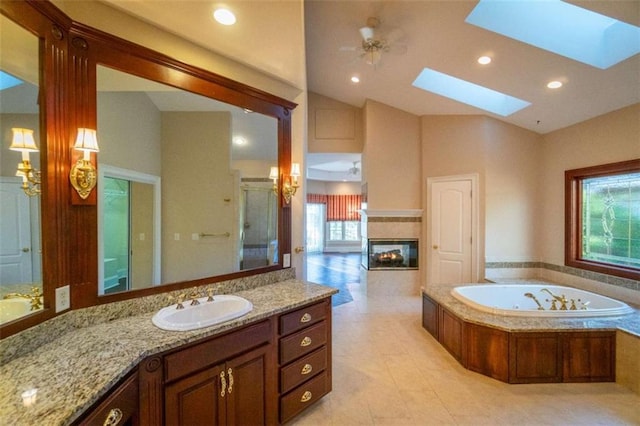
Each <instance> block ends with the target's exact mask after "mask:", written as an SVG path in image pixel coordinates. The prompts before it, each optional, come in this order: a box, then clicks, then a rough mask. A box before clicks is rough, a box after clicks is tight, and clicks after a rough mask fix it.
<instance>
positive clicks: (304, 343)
mask: <svg viewBox="0 0 640 426" xmlns="http://www.w3.org/2000/svg"><path fill="white" fill-rule="evenodd" d="M310 344H311V337H309V336H306V337H305V338H304V339H302V342H300V346H302V347H303V348H304V347H306V346H309V345H310Z"/></svg>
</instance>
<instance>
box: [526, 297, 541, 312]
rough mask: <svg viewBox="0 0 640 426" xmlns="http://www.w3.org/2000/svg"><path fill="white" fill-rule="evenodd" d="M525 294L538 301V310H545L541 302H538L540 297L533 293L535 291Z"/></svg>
mask: <svg viewBox="0 0 640 426" xmlns="http://www.w3.org/2000/svg"><path fill="white" fill-rule="evenodd" d="M524 295H525V297H528V298H530V299H533V301H534V302H536V305H538V310H539V311H544V308H543V307H542V305H541V304H540V302H538V299H537V298H536V296H534V295H533V293H525V294H524Z"/></svg>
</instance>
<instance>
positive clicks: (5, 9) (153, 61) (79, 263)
mask: <svg viewBox="0 0 640 426" xmlns="http://www.w3.org/2000/svg"><path fill="white" fill-rule="evenodd" d="M0 12H1V13H2V14H3V15H5V16H7V17H8V18H10V19H11V20H13V21H14V22H16V23H17V24H19V25H21V26H23V27H24V28H26V29H27V30H29V31H31V32H32V33H34V34H36V35H37V36H38V37H39V39H40V45H41V48H40V51H41V72H40V102H41V107H40V109H41V119H40V120H41V130H42V134H43V135H46V137H45V138H43V140H42V141H41V147H42V148H41V152H42V160H41V161H42V165H43V166H42V169H43V170H42V172H43V184H42V195H41V196H42V211H43V212H44V213H45V214H43V215H42V216H43V220H42V247H43V258H42V265H43V292H44V295H45V304H44V309H43V311H42V312H39V313H36V314H33V315H29V316H27V317H24V318H21V319H19V320H16V321H14V322H11V323H8V324H6V325H3V326H0V336H1V337H2V338H4V337H7V336H9V335H11V334H15V333H17V332H19V331H22V330H24V329H26V328H29V327H31V326H34V325H36V324H39V323H41V322H43V321H45V320H47V319H50V318H53V317H54V316H55V315H56V313H55V304H54V303H53V302H54V295H55V289H56V288H57V287H61V286H64V285H67V284H68V285H70V287H71V309H79V308H85V307H89V306H94V305H98V304H104V303H110V302H115V301H120V300H126V299H132V298H136V297H142V296H147V295H151V294H157V293H163V292H168V291H172V290H176V289H182V288H188V287H193V286H197V285H203V284H208V283H215V282H220V281H225V280H230V279H236V278H241V277H247V276H251V275H257V274H261V273H264V272H269V271H275V270H279V269H283V257H284V255H285V254H287V253H290V252H291V207H290V205H288V204H285V203H283V200H282V197H278V199H279V202H278V204H279V210H278V242H279V243H278V244H279V247H280V250H279V254H278V256H279V262H278V264H277V265H272V266H268V267H263V268H256V269H250V270H244V271H239V272H234V273H229V274H224V275H217V276H212V277H203V278H200V279H197V280H190V281H183V282H178V283H171V284H164V285H161V286H155V287H150V288H146V289H140V290H131V291H127V292H122V293H116V294H112V295H104V296H98V282H97V281H98V233H97V206H96V204H97V203H96V191H93V194H92V195H91V196H90V197H89V198H88V199H86V200H82V199H80V198H79V196H78V195H77V194H76V193H75V191H74V190H73V188H72V187H71V184H70V183H69V170H70V165H71V156H72V151H73V150H72V146H73V143H74V134H75V129H77V128H78V127H93V128H95V126H96V114H97V91H96V67H97V65H98V64H108V66H112V67H114V68H116V69H118V70H119V71H122V72H126V73H130V74H134V75H137V76H140V77H143V78H147V79H150V80H154V81H158V82H160V83H163V84H167V85H170V86H174V87H178V88H181V89H183V90H187V91H190V92H194V93H198V94H204V95H205V96H209V97H212V98H214V99H216V100H220V101H223V102H226V103H229V104H233V105H235V106H239V107H242V108H248V109H251V110H252V111H255V112H259V113H262V114H265V115H268V116H271V117H274V118H276V119H277V120H278V166H279V168H280V170H289V168H290V165H291V111H292V110H293V109H294V108H295V107H296V104H295V103H293V102H290V101H288V100H286V99H282V98H279V97H277V96H274V95H271V94H269V93H266V92H264V91H261V90H259V89H256V88H252V87H250V86H247V85H245V84H242V83H239V82H236V81H234V80H231V79H229V78H227V77H223V76H220V75H217V74H214V73H212V72H209V71H206V70H203V69H200V68H197V67H195V66H191V65H188V64H185V63H182V62H180V61H177V60H175V59H172V58H170V57H168V56H166V55H164V54H161V53H158V52H156V51H153V50H151V49H147V48H144V47H142V46H139V45H137V44H134V43H132V42H129V41H127V40H123V39H121V38H118V37H115V36H113V35H110V34H107V33H104V32H102V31H99V30H96V29H94V28H91V27H89V26H86V25H84V24H81V23H77V22H73V21H72V20H71V19H70V18H69V17H68V16H66V15H65V14H64V13H63V12H61V11H60V10H59V9H58V8H56V7H55V6H54V5H53V4H52V3H50V2H48V1H34V0H26V1H15V0H8V1H5V0H3V1H2V2H0ZM98 167H99V155H98ZM281 179H282V176H281ZM64 312H66V311H64Z"/></svg>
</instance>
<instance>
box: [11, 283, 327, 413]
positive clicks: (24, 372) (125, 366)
mask: <svg viewBox="0 0 640 426" xmlns="http://www.w3.org/2000/svg"><path fill="white" fill-rule="evenodd" d="M335 293H337V290H336V289H334V288H330V287H326V286H321V285H317V284H311V283H305V282H302V281H298V280H293V279H292V280H287V281H282V282H277V283H274V284H269V285H265V286H262V287H257V288H253V289H248V290H243V291H237V292H234V293H233V294H236V295H238V296H241V297H244V298H245V299H247V300H249V301H250V302H251V303H252V304H253V310H252V311H251V312H249V313H248V314H246V315H245V316H243V317H240V318H238V319H235V320H232V321H228V322H225V323H222V324H218V325H214V326H211V327H206V328H202V329H198V330H192V331H165V330H161V329H159V328H157V327H156V326H154V325H153V324H152V322H151V318H152V317H153V315H154V313H155V312H156V311H152V312H145V313H141V314H139V315H133V316H127V317H125V318H118V319H110V320H109V321H106V322H102V323H98V324H91V325H88V326H86V327H82V328H77V329H73V330H70V331H68V332H66V333H64V334H62V335H60V336H59V337H56V338H55V339H52V340H51V341H49V342H47V343H45V344H42V345H41V346H39V347H37V348H35V349H34V350H32V351H30V352H29V353H27V354H25V355H23V356H20V357H17V358H14V359H11V360H10V361H9V362H6V363H4V364H3V365H2V366H0V383H1V385H0V419H2V420H3V421H4V422H7V424H9V423H10V424H12V425H35V424H47V425H55V424H69V423H71V422H73V421H74V420H75V419H77V418H78V417H79V416H80V415H81V414H82V413H83V412H84V411H86V410H87V409H88V408H89V407H91V405H93V403H94V402H96V401H97V400H98V399H99V398H100V397H102V396H103V395H104V394H105V393H106V392H107V391H108V390H109V389H110V388H111V387H112V386H113V385H115V384H116V383H117V382H118V380H120V379H121V378H123V377H124V376H126V375H127V373H129V372H130V371H131V370H133V369H134V368H135V367H136V366H137V365H138V364H139V363H140V361H142V360H143V359H144V358H146V357H148V356H150V355H153V354H157V353H160V352H164V351H166V350H169V349H173V348H177V347H179V346H182V345H184V344H187V343H190V342H194V341H197V340H200V339H202V338H205V337H208V336H213V335H216V334H220V333H223V332H225V331H228V330H230V329H233V328H237V327H240V326H244V325H247V324H249V323H253V322H256V321H259V320H262V319H264V318H268V317H271V316H272V315H275V314H278V313H280V312H284V311H287V310H290V309H293V308H296V307H299V306H303V305H306V304H308V303H312V302H314V301H318V300H321V299H324V298H326V297H329V296H331V295H332V294H335ZM72 312H73V311H72ZM32 388H37V389H38V392H37V400H36V402H35V404H33V405H32V406H30V407H25V406H24V404H23V402H22V398H21V394H22V392H24V391H26V390H28V389H32Z"/></svg>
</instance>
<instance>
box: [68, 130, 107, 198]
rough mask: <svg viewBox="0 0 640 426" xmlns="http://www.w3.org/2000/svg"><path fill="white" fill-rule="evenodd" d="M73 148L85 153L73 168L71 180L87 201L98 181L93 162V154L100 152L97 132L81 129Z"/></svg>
mask: <svg viewBox="0 0 640 426" xmlns="http://www.w3.org/2000/svg"><path fill="white" fill-rule="evenodd" d="M73 148H74V149H77V150H78V151H83V156H82V158H81V159H79V160H78V161H77V162H76V163H75V164H74V165H73V166H71V172H70V173H69V179H70V180H71V185H72V186H73V187H74V188H75V190H76V191H78V195H80V197H81V198H82V199H83V200H85V199H87V197H88V196H89V194H91V191H92V190H93V188H94V187H95V186H96V183H97V181H98V174H97V171H96V168H95V166H94V165H93V163H92V162H91V153H92V152H99V151H100V149H99V148H98V138H97V137H96V131H95V130H93V129H84V128H79V129H78V137H77V138H76V143H75V145H74V146H73Z"/></svg>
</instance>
